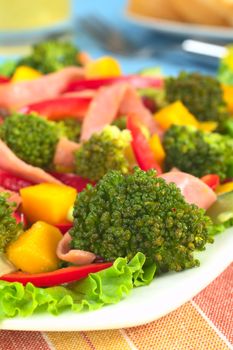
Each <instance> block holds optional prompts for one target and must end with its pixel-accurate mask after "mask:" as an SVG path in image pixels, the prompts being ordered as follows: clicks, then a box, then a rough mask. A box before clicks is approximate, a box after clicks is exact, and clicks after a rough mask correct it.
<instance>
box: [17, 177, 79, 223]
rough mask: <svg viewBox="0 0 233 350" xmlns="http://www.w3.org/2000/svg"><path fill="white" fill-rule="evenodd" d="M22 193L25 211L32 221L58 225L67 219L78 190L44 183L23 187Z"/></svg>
mask: <svg viewBox="0 0 233 350" xmlns="http://www.w3.org/2000/svg"><path fill="white" fill-rule="evenodd" d="M20 195H21V197H22V210H23V213H24V214H25V216H26V217H27V219H28V220H29V221H30V222H31V223H33V222H36V221H39V220H42V221H45V222H47V223H49V224H53V225H56V224H60V223H63V222H66V221H67V214H68V211H69V209H70V208H71V207H72V206H73V205H74V201H75V198H76V195H77V192H76V190H75V189H74V188H73V187H70V186H66V185H58V184H51V183H42V184H39V185H34V186H29V187H25V188H22V189H21V190H20Z"/></svg>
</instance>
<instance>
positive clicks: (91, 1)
mask: <svg viewBox="0 0 233 350" xmlns="http://www.w3.org/2000/svg"><path fill="white" fill-rule="evenodd" d="M142 1H143V0H142ZM126 2H127V1H126V0H72V18H73V25H74V28H75V38H74V40H75V42H76V44H77V45H78V46H79V47H80V49H81V50H85V51H87V52H88V53H90V55H91V56H92V57H94V58H97V57H100V56H103V55H111V53H109V52H107V51H105V50H104V49H103V48H101V47H100V46H99V45H98V44H97V43H96V42H95V40H93V39H92V38H91V37H90V36H88V34H87V33H85V32H84V31H83V30H82V28H81V27H80V25H79V19H80V18H84V17H86V16H88V15H95V16H99V17H101V18H103V19H105V20H107V21H108V23H110V24H112V26H114V27H115V28H116V29H118V30H120V31H121V32H122V33H124V34H125V35H126V36H127V37H130V38H132V39H133V40H134V41H135V42H136V43H138V45H139V46H141V47H144V46H146V45H150V46H151V45H153V46H154V47H155V48H157V49H158V53H157V54H156V55H153V57H150V58H142V57H141V58H140V57H135V56H134V57H123V56H116V55H115V57H116V58H117V59H118V60H119V62H120V64H121V66H122V68H123V72H124V73H135V72H137V71H140V70H142V69H145V68H150V67H154V66H159V67H161V70H162V72H163V73H164V74H165V75H175V74H177V73H178V72H179V71H181V70H186V71H200V72H202V73H206V74H215V73H216V69H217V60H216V59H207V58H205V57H200V58H198V57H197V56H192V55H190V54H187V53H184V52H182V51H181V50H179V49H177V48H176V49H175V47H176V46H179V44H180V43H181V42H182V40H183V39H184V38H179V37H177V36H174V35H170V36H169V35H165V34H163V33H159V32H157V31H154V30H151V29H146V28H142V27H140V26H137V25H135V24H132V23H131V22H129V21H128V20H127V18H126V16H125V15H124V12H125V8H126ZM161 47H166V51H165V52H164V51H162V50H161V52H160V50H159V48H161ZM14 57H15V56H11V57H10V58H14ZM6 58H7V57H6V56H4V57H3V56H2V57H1V55H0V62H1V61H3V60H5V59H6Z"/></svg>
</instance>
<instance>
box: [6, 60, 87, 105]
mask: <svg viewBox="0 0 233 350" xmlns="http://www.w3.org/2000/svg"><path fill="white" fill-rule="evenodd" d="M83 76H84V70H83V68H79V67H67V68H64V69H62V70H61V71H59V72H55V73H50V74H47V75H44V76H42V77H40V78H38V79H35V80H30V81H22V82H18V83H6V84H1V85H0V108H5V109H8V110H15V109H18V108H20V107H23V106H25V105H28V104H31V103H34V102H38V101H41V100H45V99H50V98H54V97H56V96H58V95H60V94H62V93H63V91H65V89H66V86H67V85H68V84H69V83H70V82H71V81H73V80H75V79H78V78H81V77H83Z"/></svg>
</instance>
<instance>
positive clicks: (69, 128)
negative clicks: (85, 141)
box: [56, 118, 82, 142]
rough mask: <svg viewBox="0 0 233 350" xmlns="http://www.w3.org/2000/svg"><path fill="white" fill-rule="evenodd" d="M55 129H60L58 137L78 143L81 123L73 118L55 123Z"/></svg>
mask: <svg viewBox="0 0 233 350" xmlns="http://www.w3.org/2000/svg"><path fill="white" fill-rule="evenodd" d="M56 125H57V127H58V128H59V129H60V135H61V136H64V137H66V138H67V139H69V140H71V141H74V142H79V139H80V134H81V127H82V123H81V122H80V121H79V120H77V119H74V118H66V119H63V120H60V121H58V122H56Z"/></svg>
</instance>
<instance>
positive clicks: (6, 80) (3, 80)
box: [0, 75, 10, 84]
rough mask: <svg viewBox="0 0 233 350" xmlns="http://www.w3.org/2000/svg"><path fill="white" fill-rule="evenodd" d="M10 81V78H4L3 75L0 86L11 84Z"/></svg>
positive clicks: (0, 78) (0, 77)
mask: <svg viewBox="0 0 233 350" xmlns="http://www.w3.org/2000/svg"><path fill="white" fill-rule="evenodd" d="M9 81H10V79H9V78H8V77H4V76H3V75H0V84H5V83H9Z"/></svg>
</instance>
